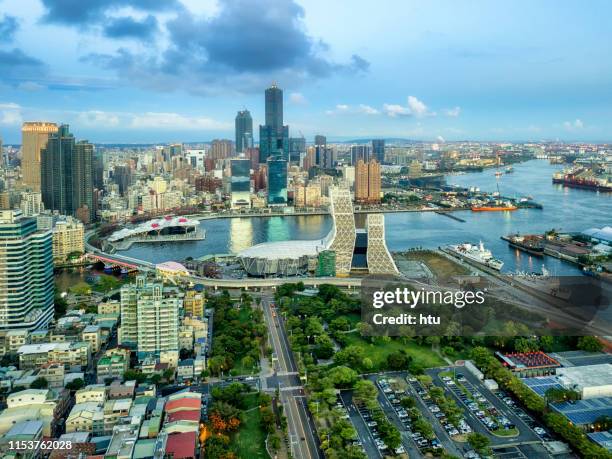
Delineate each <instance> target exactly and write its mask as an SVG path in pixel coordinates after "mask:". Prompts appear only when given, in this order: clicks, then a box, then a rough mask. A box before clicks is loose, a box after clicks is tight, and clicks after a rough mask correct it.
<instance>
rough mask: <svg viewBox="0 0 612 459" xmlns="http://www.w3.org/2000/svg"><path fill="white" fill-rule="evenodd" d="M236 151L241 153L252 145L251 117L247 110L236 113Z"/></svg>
mask: <svg viewBox="0 0 612 459" xmlns="http://www.w3.org/2000/svg"><path fill="white" fill-rule="evenodd" d="M235 128H236V153H243V152H244V151H245V150H246V149H247V148H251V147H252V146H253V118H251V112H249V111H248V110H240V111H239V112H238V113H237V114H236V120H235Z"/></svg>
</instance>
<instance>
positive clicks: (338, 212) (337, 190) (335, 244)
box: [329, 187, 356, 276]
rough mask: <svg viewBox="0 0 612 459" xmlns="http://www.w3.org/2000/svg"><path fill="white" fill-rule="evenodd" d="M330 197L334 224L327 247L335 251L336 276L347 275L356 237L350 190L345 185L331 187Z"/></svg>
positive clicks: (349, 270)
mask: <svg viewBox="0 0 612 459" xmlns="http://www.w3.org/2000/svg"><path fill="white" fill-rule="evenodd" d="M330 197H331V214H332V218H333V219H334V225H333V227H332V231H331V240H332V243H331V245H330V246H329V249H330V250H333V251H334V252H335V253H336V276H348V275H349V273H350V272H351V263H352V261H353V250H354V248H355V239H356V232H355V214H354V213H353V202H352V200H351V192H350V190H349V189H348V188H347V187H332V188H331V189H330Z"/></svg>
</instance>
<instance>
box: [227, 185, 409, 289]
mask: <svg viewBox="0 0 612 459" xmlns="http://www.w3.org/2000/svg"><path fill="white" fill-rule="evenodd" d="M330 192H331V193H330V194H331V214H332V222H333V223H332V229H331V230H330V232H329V233H328V234H327V235H326V236H325V237H323V238H322V239H315V240H308V241H305V240H298V241H281V242H264V243H262V244H257V245H254V246H252V247H249V248H248V249H245V250H243V251H241V252H240V253H239V254H238V260H239V261H240V263H241V265H242V267H243V268H244V270H245V271H246V272H247V273H248V274H249V275H251V276H258V277H265V276H295V275H300V274H307V272H308V271H311V270H313V269H314V266H315V265H316V261H317V258H318V256H319V254H320V253H321V252H323V251H327V250H330V251H333V252H334V253H335V264H336V266H335V268H336V269H335V273H336V276H340V277H345V276H348V275H349V274H350V272H351V266H352V263H353V252H354V249H355V240H356V229H355V216H354V213H353V203H352V200H351V194H350V191H349V190H348V188H345V187H333V188H332V189H331V190H330ZM370 232H371V239H370V238H369V239H368V252H367V262H368V270H369V272H370V273H372V274H397V273H398V271H397V268H396V267H395V263H394V262H393V259H392V258H391V255H390V253H389V251H388V250H387V246H386V244H385V230H384V216H383V215H381V214H374V215H369V216H368V236H369V233H370Z"/></svg>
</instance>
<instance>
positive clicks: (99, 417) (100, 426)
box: [66, 402, 105, 436]
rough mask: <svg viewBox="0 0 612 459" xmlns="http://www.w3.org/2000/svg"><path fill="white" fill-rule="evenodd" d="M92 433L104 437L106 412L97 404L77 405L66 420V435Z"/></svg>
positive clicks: (85, 403)
mask: <svg viewBox="0 0 612 459" xmlns="http://www.w3.org/2000/svg"><path fill="white" fill-rule="evenodd" d="M71 432H91V433H92V435H95V436H98V435H104V433H105V430H104V410H103V409H102V406H101V405H100V404H98V403H97V402H84V403H77V404H75V405H74V406H73V407H72V410H71V411H70V414H69V415H68V417H67V418H66V433H71Z"/></svg>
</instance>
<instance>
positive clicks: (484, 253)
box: [448, 241, 504, 271]
mask: <svg viewBox="0 0 612 459" xmlns="http://www.w3.org/2000/svg"><path fill="white" fill-rule="evenodd" d="M448 249H449V250H450V251H451V252H453V253H454V254H456V255H458V256H459V257H461V258H464V259H466V260H468V261H473V262H476V263H479V264H481V265H484V266H487V267H489V268H492V269H495V270H496V271H499V270H501V269H502V266H504V262H503V261H501V260H499V259H497V258H495V257H493V254H492V253H491V251H490V250H488V249H485V247H484V244H483V243H482V241H480V242H479V243H478V245H475V244H471V243H469V242H465V243H463V244H458V245H451V246H449V247H448Z"/></svg>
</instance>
